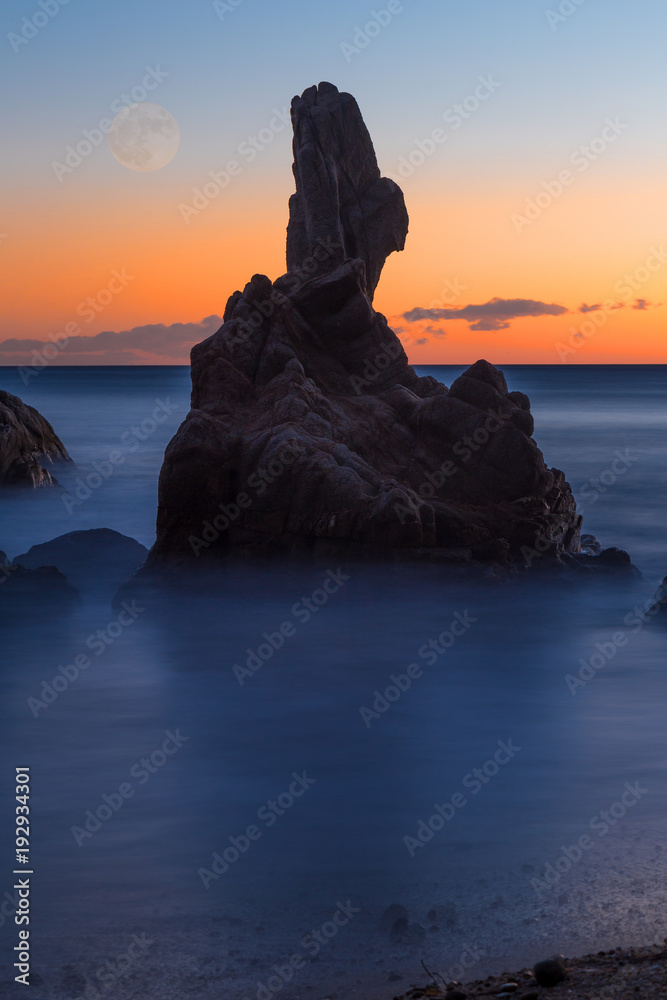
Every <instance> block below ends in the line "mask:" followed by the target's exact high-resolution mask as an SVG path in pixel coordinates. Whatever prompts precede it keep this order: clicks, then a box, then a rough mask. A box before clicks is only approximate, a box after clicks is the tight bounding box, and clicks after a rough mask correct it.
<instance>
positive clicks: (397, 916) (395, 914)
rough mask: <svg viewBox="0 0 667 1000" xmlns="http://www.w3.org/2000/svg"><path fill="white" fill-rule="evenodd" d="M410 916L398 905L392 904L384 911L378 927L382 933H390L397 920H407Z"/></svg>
mask: <svg viewBox="0 0 667 1000" xmlns="http://www.w3.org/2000/svg"><path fill="white" fill-rule="evenodd" d="M409 916H410V914H409V913H408V911H407V910H406V908H405V907H404V906H401V904H400V903H392V904H391V905H390V906H388V907H387V909H386V910H385V911H384V913H383V914H382V916H381V917H380V919H379V921H378V927H379V928H380V930H382V931H390V930H391V929H392V927H393V926H394V924H395V923H396V921H397V920H408V918H409Z"/></svg>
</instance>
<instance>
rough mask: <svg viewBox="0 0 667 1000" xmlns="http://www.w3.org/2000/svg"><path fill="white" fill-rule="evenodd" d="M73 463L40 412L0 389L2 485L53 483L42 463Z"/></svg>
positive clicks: (0, 475) (0, 471)
mask: <svg viewBox="0 0 667 1000" xmlns="http://www.w3.org/2000/svg"><path fill="white" fill-rule="evenodd" d="M54 462H71V459H70V457H69V455H68V454H67V451H66V450H65V446H64V445H63V443H62V441H61V440H60V438H59V437H58V436H57V435H56V433H55V431H54V429H53V427H52V426H51V424H50V423H49V422H48V420H46V419H45V418H44V417H43V416H42V415H41V413H38V412H37V410H36V409H35V408H34V407H32V406H28V405H27V404H26V403H24V402H23V400H21V399H19V397H18V396H12V394H11V393H9V392H5V391H4V390H2V389H0V486H9V485H11V486H54V485H57V480H56V479H54V478H53V476H52V475H51V473H50V472H49V471H48V470H47V469H45V468H44V465H43V463H46V464H49V465H51V464H53V463H54Z"/></svg>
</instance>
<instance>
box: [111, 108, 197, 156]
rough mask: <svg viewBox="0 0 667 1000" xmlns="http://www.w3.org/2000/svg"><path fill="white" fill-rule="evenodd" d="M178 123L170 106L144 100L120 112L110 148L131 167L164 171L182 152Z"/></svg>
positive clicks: (113, 126)
mask: <svg viewBox="0 0 667 1000" xmlns="http://www.w3.org/2000/svg"><path fill="white" fill-rule="evenodd" d="M180 142H181V133H180V129H179V127H178V122H177V121H176V119H175V118H174V116H173V115H172V114H171V113H170V112H169V111H167V109H166V108H163V107H161V105H159V104H151V103H150V102H149V101H142V102H141V103H139V104H130V105H129V106H128V107H126V108H123V110H122V111H119V112H118V114H117V115H116V117H115V118H114V120H113V122H112V123H111V128H110V129H109V148H110V149H111V152H112V153H113V155H114V156H115V157H116V159H117V160H118V162H119V163H122V165H123V166H124V167H128V168H129V169H130V170H140V171H143V172H146V173H147V172H148V171H151V170H160V168H161V167H166V165H167V164H168V163H171V161H172V160H173V158H174V157H175V156H176V153H177V152H178V147H179V145H180Z"/></svg>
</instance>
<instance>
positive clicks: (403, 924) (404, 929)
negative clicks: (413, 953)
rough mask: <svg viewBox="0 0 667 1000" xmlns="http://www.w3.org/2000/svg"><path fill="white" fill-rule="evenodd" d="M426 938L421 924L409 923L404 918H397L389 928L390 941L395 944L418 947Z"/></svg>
mask: <svg viewBox="0 0 667 1000" xmlns="http://www.w3.org/2000/svg"><path fill="white" fill-rule="evenodd" d="M425 937H426V931H425V930H424V928H423V927H422V925H421V924H417V923H410V922H409V921H408V920H407V918H406V917H399V918H398V920H395V921H394V924H393V926H392V928H391V939H392V941H394V942H395V943H397V944H405V945H418V944H421V943H422V941H423V940H424V938H425Z"/></svg>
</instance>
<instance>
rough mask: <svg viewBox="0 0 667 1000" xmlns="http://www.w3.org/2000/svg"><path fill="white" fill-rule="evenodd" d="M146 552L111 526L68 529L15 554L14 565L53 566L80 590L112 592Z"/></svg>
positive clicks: (31, 566)
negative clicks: (56, 536)
mask: <svg viewBox="0 0 667 1000" xmlns="http://www.w3.org/2000/svg"><path fill="white" fill-rule="evenodd" d="M147 554H148V550H147V549H146V547H145V546H144V545H141V543H140V542H137V541H136V539H134V538H129V537H128V536H127V535H121V534H120V532H118V531H112V530H111V528H91V529H89V530H88V531H70V532H68V533H67V534H66V535H59V536H58V538H52V539H51V541H49V542H43V543H42V544H41V545H33V546H32V548H31V549H29V550H28V552H24V553H22V554H21V555H18V556H16V558H15V559H14V564H15V565H20V566H23V567H25V568H26V569H30V570H37V569H39V568H40V567H44V566H55V567H56V569H58V570H59V571H60V572H61V573H63V574H64V575H65V576H66V577H67V579H68V580H69V582H70V583H71V584H72V586H74V587H76V589H77V590H78V591H80V592H81V593H82V594H88V593H92V594H95V595H97V596H112V595H113V594H114V592H115V591H116V589H117V588H118V587H119V585H120V584H121V583H123V581H125V580H127V578H128V577H129V576H131V575H132V573H134V571H135V570H137V569H138V568H139V567H140V566H141V564H142V563H143V561H144V559H145V558H146V556H147Z"/></svg>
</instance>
